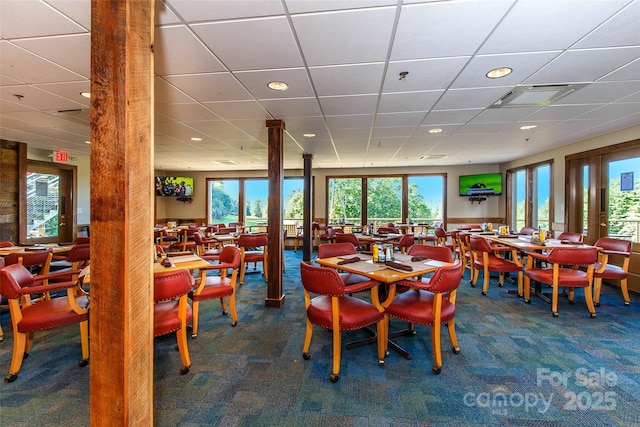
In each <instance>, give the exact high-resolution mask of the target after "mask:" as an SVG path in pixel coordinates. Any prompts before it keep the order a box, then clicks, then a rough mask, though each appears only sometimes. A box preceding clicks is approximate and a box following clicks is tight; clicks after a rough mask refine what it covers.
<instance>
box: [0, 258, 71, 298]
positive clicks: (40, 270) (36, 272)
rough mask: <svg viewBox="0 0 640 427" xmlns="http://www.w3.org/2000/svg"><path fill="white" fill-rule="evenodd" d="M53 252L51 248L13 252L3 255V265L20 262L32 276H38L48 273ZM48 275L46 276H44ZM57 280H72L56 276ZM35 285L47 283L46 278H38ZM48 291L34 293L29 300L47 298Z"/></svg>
mask: <svg viewBox="0 0 640 427" xmlns="http://www.w3.org/2000/svg"><path fill="white" fill-rule="evenodd" d="M52 257H53V254H52V252H51V249H47V250H42V251H28V252H13V253H10V254H8V255H6V256H5V257H4V262H5V265H12V264H20V265H23V266H24V267H25V268H26V269H27V270H29V273H31V275H32V276H40V275H43V276H44V275H47V274H49V267H50V265H51V260H52ZM44 277H48V276H44ZM56 278H57V279H58V280H57V281H58V282H63V281H65V280H72V279H71V277H66V278H65V277H61V276H56ZM34 284H35V285H46V284H48V279H47V280H40V279H38V280H37V282H36V283H34ZM49 297H50V295H49V292H45V293H42V294H39V295H38V296H37V297H36V295H33V294H32V295H31V302H32V303H36V302H38V301H40V300H41V299H43V298H47V299H48V298H49Z"/></svg>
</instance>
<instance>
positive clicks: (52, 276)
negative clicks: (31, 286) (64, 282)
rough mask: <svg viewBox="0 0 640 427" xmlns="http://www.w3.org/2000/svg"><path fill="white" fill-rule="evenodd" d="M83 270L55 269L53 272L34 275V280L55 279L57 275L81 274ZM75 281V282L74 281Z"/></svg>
mask: <svg viewBox="0 0 640 427" xmlns="http://www.w3.org/2000/svg"><path fill="white" fill-rule="evenodd" d="M81 271H82V270H61V271H54V272H53V273H47V274H40V275H38V276H33V281H34V282H39V281H41V280H49V279H55V278H57V277H68V276H74V275H77V274H80V272H81ZM73 283H75V282H73Z"/></svg>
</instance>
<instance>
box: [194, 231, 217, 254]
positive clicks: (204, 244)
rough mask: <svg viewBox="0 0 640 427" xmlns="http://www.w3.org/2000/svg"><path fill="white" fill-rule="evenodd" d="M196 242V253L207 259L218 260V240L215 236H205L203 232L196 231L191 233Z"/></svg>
mask: <svg viewBox="0 0 640 427" xmlns="http://www.w3.org/2000/svg"><path fill="white" fill-rule="evenodd" d="M193 240H194V241H195V243H196V254H197V255H198V256H199V257H200V258H202V259H205V260H207V261H218V260H219V259H220V242H219V241H218V240H216V239H215V238H212V239H209V238H207V237H206V236H205V235H204V233H203V232H201V231H198V232H197V233H195V234H194V235H193Z"/></svg>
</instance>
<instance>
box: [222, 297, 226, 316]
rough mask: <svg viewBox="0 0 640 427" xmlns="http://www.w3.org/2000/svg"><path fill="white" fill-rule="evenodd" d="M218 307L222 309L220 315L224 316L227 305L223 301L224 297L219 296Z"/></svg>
mask: <svg viewBox="0 0 640 427" xmlns="http://www.w3.org/2000/svg"><path fill="white" fill-rule="evenodd" d="M220 308H221V309H222V315H223V316H226V315H227V307H226V304H225V303H224V297H222V298H220Z"/></svg>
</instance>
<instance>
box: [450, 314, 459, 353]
mask: <svg viewBox="0 0 640 427" xmlns="http://www.w3.org/2000/svg"><path fill="white" fill-rule="evenodd" d="M447 329H448V331H449V339H450V340H451V346H452V347H453V352H454V353H455V354H458V353H460V347H458V337H457V336H456V325H455V322H454V320H453V319H451V320H450V321H449V323H447Z"/></svg>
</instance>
